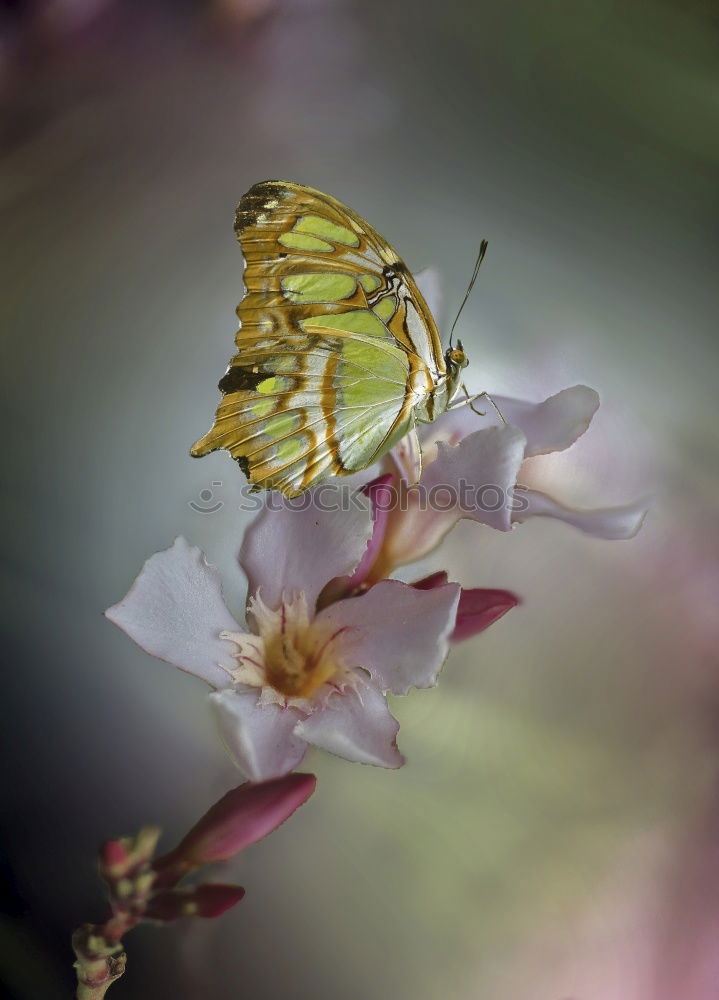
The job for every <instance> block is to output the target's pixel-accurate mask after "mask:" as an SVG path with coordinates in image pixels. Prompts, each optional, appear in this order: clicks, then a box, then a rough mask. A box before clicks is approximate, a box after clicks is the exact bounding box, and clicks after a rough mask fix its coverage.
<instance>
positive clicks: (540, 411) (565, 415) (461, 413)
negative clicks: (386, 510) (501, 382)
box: [422, 385, 599, 459]
mask: <svg viewBox="0 0 719 1000" xmlns="http://www.w3.org/2000/svg"><path fill="white" fill-rule="evenodd" d="M492 399H493V400H494V403H495V404H496V406H497V409H499V411H500V412H501V414H502V416H503V417H504V420H505V421H506V423H508V424H510V425H511V426H512V427H518V428H519V429H520V430H521V431H522V432H523V433H524V435H525V437H526V438H527V444H526V449H525V457H526V458H530V457H531V456H532V455H545V454H547V453H548V452H552V451H563V450H564V449H565V448H569V446H570V445H572V444H574V442H575V441H576V440H577V438H578V437H580V436H581V435H582V434H583V433H584V432H585V431H586V429H587V427H589V424H590V423H591V420H592V417H593V416H594V414H595V413H596V412H597V409H598V408H599V396H598V394H597V393H596V392H595V391H594V389H590V388H589V386H586V385H574V386H571V387H570V388H569V389H562V391H561V392H558V393H556V394H555V395H554V396H550V397H549V398H548V399H544V400H542V402H541V403H531V402H529V401H528V400H526V399H514V398H513V397H511V396H494V395H493V396H492ZM475 405H476V406H477V407H478V408H479V409H481V410H482V412H483V414H484V416H482V417H480V416H479V414H477V413H475V412H474V410H472V409H471V408H470V407H469V405H466V404H464V403H461V405H456V406H454V407H453V409H451V410H448V411H447V412H446V413H443V414H442V415H441V416H440V417H438V418H437V419H436V420H435V421H434V423H433V424H431V425H430V426H429V427H427V428H425V429H423V432H422V440H423V442H424V450H425V456H426V457H427V458H428V459H429V458H431V457H432V455H433V448H432V446H433V444H434V442H435V441H445V442H447V443H448V444H457V443H458V442H459V441H461V440H462V438H465V437H468V436H469V435H470V434H473V433H475V432H476V431H478V430H486V429H487V428H488V427H501V426H502V425H503V421H502V419H501V417H500V416H499V413H497V410H496V409H495V408H494V406H492V403H490V401H489V400H488V399H480V400H478V401H477V403H476V404H475Z"/></svg>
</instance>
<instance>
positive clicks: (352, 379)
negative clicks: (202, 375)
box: [192, 181, 444, 495]
mask: <svg viewBox="0 0 719 1000" xmlns="http://www.w3.org/2000/svg"><path fill="white" fill-rule="evenodd" d="M235 229H236V232H237V236H238V239H239V241H240V243H241V246H242V250H243V253H244V257H245V273H244V282H245V286H246V289H247V293H246V295H245V297H244V298H243V300H242V301H241V303H240V305H239V306H238V310H237V312H238V316H239V318H240V321H241V326H240V329H239V331H238V333H237V337H236V344H237V347H238V353H237V354H236V355H235V357H234V358H233V359H232V361H231V362H230V366H229V368H228V370H227V372H226V374H225V376H224V377H223V379H222V380H221V382H220V389H221V390H222V393H223V398H222V400H221V402H220V406H219V407H218V410H217V414H216V418H215V424H214V426H213V427H212V429H211V430H210V432H209V433H208V434H207V435H206V436H205V437H204V438H203V439H202V440H200V441H198V442H197V444H196V445H195V446H194V447H193V449H192V454H193V455H204V454H207V452H209V451H213V450H215V449H217V448H227V450H228V451H230V452H231V454H232V455H233V457H234V458H236V459H237V460H238V461H239V463H240V465H241V466H242V468H243V470H244V471H245V473H246V474H247V476H248V479H249V480H250V482H251V483H253V484H254V485H256V486H257V487H258V488H271V489H280V490H282V492H284V493H286V494H287V495H295V494H297V493H301V492H303V491H304V490H306V489H307V488H309V486H311V485H313V483H315V482H317V481H319V480H320V479H321V478H324V477H325V476H326V475H329V474H335V475H337V474H340V475H341V474H344V473H348V472H354V471H357V470H359V469H362V468H364V467H366V466H367V465H369V464H371V463H372V462H373V461H374V460H375V459H376V458H377V457H379V456H380V455H381V454H383V453H384V452H385V451H386V450H387V449H388V448H389V447H391V445H392V444H393V443H394V442H395V441H396V440H397V439H398V438H399V437H401V436H402V435H403V434H404V433H406V432H407V431H408V430H410V429H411V428H412V426H413V423H414V418H413V409H414V406H415V405H416V403H417V400H418V399H419V398H421V397H422V394H424V393H427V392H429V391H431V388H432V386H433V384H434V383H435V381H436V379H437V378H438V377H439V376H440V375H441V374H442V372H443V371H444V362H443V358H442V354H441V348H440V342H439V335H438V333H437V330H436V326H435V324H434V321H433V319H432V317H431V315H430V313H429V310H428V309H427V307H426V304H425V303H424V300H423V299H422V296H421V295H420V293H419V291H418V290H417V287H416V285H415V283H414V280H413V278H412V277H411V275H410V274H409V272H408V271H407V269H406V267H405V266H404V264H403V263H402V261H401V260H400V259H399V258H398V257H397V255H396V254H395V253H394V251H393V250H392V249H391V247H389V245H388V244H387V243H386V242H385V241H384V240H383V239H382V237H381V236H379V234H378V233H376V231H375V230H373V229H372V227H370V226H369V225H368V224H367V223H366V222H364V220H362V219H360V217H359V216H357V215H355V213H353V212H352V211H351V210H350V209H348V208H347V207H346V206H343V205H342V204H341V203H340V202H337V201H335V199H333V198H330V197H329V196H327V195H323V194H321V193H320V192H317V191H313V190H312V189H310V188H303V187H300V186H299V185H293V184H286V183H284V182H279V181H265V182H263V183H261V184H256V185H255V186H254V187H253V188H252V189H251V190H250V191H249V192H248V193H247V194H246V195H245V196H244V197H243V199H242V200H241V202H240V205H239V207H238V210H237V216H236V223H235Z"/></svg>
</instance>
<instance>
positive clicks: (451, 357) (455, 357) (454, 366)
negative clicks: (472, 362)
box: [444, 340, 469, 378]
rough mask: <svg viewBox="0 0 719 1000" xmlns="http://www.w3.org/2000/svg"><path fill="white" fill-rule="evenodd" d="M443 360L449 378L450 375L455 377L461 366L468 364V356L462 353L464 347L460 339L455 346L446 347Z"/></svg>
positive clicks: (464, 366)
mask: <svg viewBox="0 0 719 1000" xmlns="http://www.w3.org/2000/svg"><path fill="white" fill-rule="evenodd" d="M444 360H445V363H446V365H447V371H448V372H449V376H450V378H451V377H452V376H455V377H456V376H457V375H459V373H460V371H461V370H462V369H463V368H466V367H467V365H468V364H469V358H468V357H467V355H466V354H465V353H464V347H463V346H462V341H461V340H458V341H457V346H456V347H448V348H447V350H446V352H445V355H444Z"/></svg>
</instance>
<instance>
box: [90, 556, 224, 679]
mask: <svg viewBox="0 0 719 1000" xmlns="http://www.w3.org/2000/svg"><path fill="white" fill-rule="evenodd" d="M105 616H106V617H107V618H109V619H110V621H111V622H114V623H115V625H117V626H118V627H119V628H121V629H122V630H123V632H126V633H127V634H128V635H129V636H130V638H131V639H133V640H134V641H135V642H136V643H137V644H138V646H141V647H142V648H143V649H144V650H146V651H147V652H148V653H150V654H151V655H152V656H157V657H159V659H161V660H166V661H167V662H168V663H173V664H174V665H175V666H177V667H180V669H181V670H186V671H187V672H188V673H190V674H195V676H196V677H200V678H202V680H203V681H207V683H208V684H212V685H213V687H218V688H221V687H226V686H227V685H228V684H231V683H232V678H231V676H230V673H229V672H230V671H231V670H232V668H233V667H235V666H236V662H235V660H234V658H233V656H232V652H233V650H234V648H235V647H234V646H233V645H232V643H229V642H226V641H224V640H223V639H220V632H222V631H228V632H237V631H238V625H237V622H236V621H235V619H234V618H233V617H232V615H231V614H230V612H229V611H228V610H227V607H226V606H225V602H224V600H223V598H222V587H221V583H220V575H219V573H218V572H217V570H216V569H215V568H214V566H210V565H208V563H207V562H206V560H205V557H204V554H203V553H202V551H201V550H200V549H198V548H196V547H195V546H194V545H190V544H189V542H187V541H186V540H185V539H184V538H177V539H176V540H175V543H174V545H173V546H172V547H171V548H169V549H166V550H165V551H164V552H157V553H156V554H155V555H154V556H151V557H150V558H149V559H148V560H147V562H146V563H145V565H144V566H143V568H142V570H141V571H140V575H139V576H138V578H137V579H136V580H135V582H134V583H133V585H132V587H131V588H130V590H129V591H128V593H127V594H126V596H125V597H123V599H122V600H121V601H120V602H119V603H118V604H115V605H113V607H111V608H108V609H107V611H106V612H105Z"/></svg>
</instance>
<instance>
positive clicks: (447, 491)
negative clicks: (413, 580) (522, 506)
mask: <svg viewBox="0 0 719 1000" xmlns="http://www.w3.org/2000/svg"><path fill="white" fill-rule="evenodd" d="M443 419H444V418H440V420H443ZM436 422H439V421H436ZM524 446H525V437H524V434H523V433H522V432H521V430H519V429H518V428H517V427H510V426H508V425H505V424H503V425H502V426H501V427H488V428H487V429H486V430H483V431H476V432H475V433H473V434H470V435H468V436H467V437H465V438H464V439H459V438H457V443H456V444H454V445H453V444H451V443H447V441H442V440H439V441H438V443H437V445H436V447H435V451H436V457H435V458H434V460H433V461H431V460H428V461H427V463H426V464H425V467H424V472H423V474H422V481H421V483H420V484H419V487H417V488H413V489H409V490H407V489H403V490H402V492H401V493H400V494H398V503H396V504H394V506H393V509H392V510H391V511H390V516H389V522H388V525H387V529H386V533H385V539H384V543H383V545H382V548H381V550H380V552H379V554H378V556H377V558H376V560H375V563H374V565H373V566H372V569H371V572H370V576H369V579H370V580H372V579H374V580H378V579H382V578H384V577H387V576H389V575H390V573H392V572H393V570H395V569H396V568H397V567H398V566H405V565H406V564H407V563H411V562H414V561H415V560H417V559H421V558H422V556H425V555H427V553H428V552H431V551H432V550H433V549H435V548H436V547H437V546H438V545H439V543H440V542H441V541H442V539H443V538H444V536H445V535H446V534H447V532H448V531H450V529H451V528H452V527H453V526H454V525H455V524H456V523H457V521H458V520H459V519H460V518H471V519H472V520H474V521H480V522H481V523H483V524H488V525H489V526H490V527H492V528H497V529H499V530H500V531H509V529H510V528H511V526H512V524H511V513H512V510H513V508H514V506H515V502H514V486H515V483H516V480H517V473H518V472H519V467H520V465H521V464H522V460H523V458H524ZM428 450H431V449H427V447H426V446H425V455H427V453H428ZM400 485H401V484H400Z"/></svg>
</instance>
